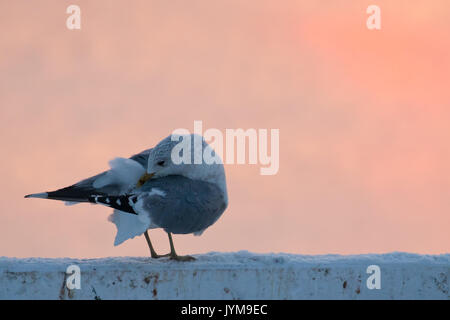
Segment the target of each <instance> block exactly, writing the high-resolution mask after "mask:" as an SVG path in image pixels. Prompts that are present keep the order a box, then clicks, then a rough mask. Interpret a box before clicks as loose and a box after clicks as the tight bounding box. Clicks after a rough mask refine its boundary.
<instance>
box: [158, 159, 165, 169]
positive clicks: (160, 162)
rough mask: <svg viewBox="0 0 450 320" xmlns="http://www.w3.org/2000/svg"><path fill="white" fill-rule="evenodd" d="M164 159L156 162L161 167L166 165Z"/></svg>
mask: <svg viewBox="0 0 450 320" xmlns="http://www.w3.org/2000/svg"><path fill="white" fill-rule="evenodd" d="M164 163H165V162H164V160H161V161H158V162H157V163H156V164H157V165H158V166H160V167H162V166H164Z"/></svg>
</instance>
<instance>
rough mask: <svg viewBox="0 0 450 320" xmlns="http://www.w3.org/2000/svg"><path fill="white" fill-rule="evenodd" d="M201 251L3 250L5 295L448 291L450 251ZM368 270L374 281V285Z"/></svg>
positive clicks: (412, 295) (417, 294)
mask: <svg viewBox="0 0 450 320" xmlns="http://www.w3.org/2000/svg"><path fill="white" fill-rule="evenodd" d="M196 257H197V261H195V262H175V261H169V260H167V259H165V258H164V259H160V260H150V259H149V258H136V257H126V258H105V259H89V260H76V259H41V258H29V259H16V258H5V257H3V258H0V299H449V298H450V295H449V275H450V254H444V255H436V256H430V255H416V254H408V253H389V254H379V255H378V254H377V255H375V254H373V255H353V256H339V255H321V256H305V255H291V254H253V253H249V252H237V253H208V254H204V255H197V256H196ZM71 265H76V266H78V267H79V268H80V284H81V289H72V290H69V289H68V288H67V285H66V283H67V282H68V281H67V280H69V282H70V283H72V284H76V281H71V280H74V277H73V276H74V275H75V274H76V273H74V274H73V275H72V274H66V271H67V268H68V267H69V266H71ZM369 266H372V267H369ZM377 267H379V270H377ZM368 268H369V270H368ZM75 269H76V267H75ZM368 271H369V273H367V272H368ZM378 271H379V272H378ZM72 272H73V271H72ZM71 275H72V277H71ZM368 278H370V279H369V286H370V287H374V288H372V289H369V288H368V285H367V283H368V281H367V280H368ZM378 281H379V282H378ZM377 286H380V287H381V288H380V289H377V288H376V287H377Z"/></svg>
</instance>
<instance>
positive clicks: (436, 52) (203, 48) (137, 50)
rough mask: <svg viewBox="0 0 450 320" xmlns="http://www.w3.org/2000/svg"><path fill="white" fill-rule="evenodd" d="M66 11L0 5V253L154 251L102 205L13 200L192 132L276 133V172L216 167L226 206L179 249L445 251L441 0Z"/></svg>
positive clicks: (445, 59) (447, 207) (445, 30)
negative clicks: (126, 235)
mask: <svg viewBox="0 0 450 320" xmlns="http://www.w3.org/2000/svg"><path fill="white" fill-rule="evenodd" d="M70 4H71V3H70V2H68V1H40V2H39V4H37V3H36V4H33V5H31V4H30V2H29V1H24V0H19V1H10V2H8V3H6V2H1V3H0V27H1V28H0V30H1V31H0V117H1V118H0V119H1V121H2V126H0V133H1V135H0V144H1V147H2V151H3V152H2V157H1V160H0V161H1V165H0V174H1V177H2V182H1V185H0V194H1V201H0V209H1V211H0V256H16V257H26V256H43V257H66V256H69V257H82V258H89V257H104V256H132V255H141V256H142V255H148V248H147V245H146V243H145V239H143V237H138V238H135V239H133V240H129V241H127V242H126V243H125V244H123V245H121V246H118V247H114V246H113V241H114V236H115V227H114V225H113V224H112V223H110V222H108V221H107V217H108V215H109V214H110V211H111V209H108V208H106V207H101V206H93V205H89V204H80V205H77V206H64V204H63V203H62V202H56V201H45V200H36V199H24V198H23V196H24V195H25V194H28V193H32V192H41V191H47V190H54V189H57V188H61V187H64V186H67V185H70V184H72V183H75V182H77V181H79V180H81V179H83V178H86V177H88V176H91V175H94V174H96V173H98V172H100V171H102V170H105V169H107V167H108V161H109V160H110V159H112V158H114V157H117V156H123V157H126V156H130V155H132V154H135V153H137V152H139V151H141V150H144V149H147V148H149V147H151V146H153V145H155V144H156V143H157V142H158V141H159V140H161V139H162V138H164V137H166V136H168V135H169V134H170V133H171V132H172V131H173V130H174V129H177V128H187V129H189V130H193V123H194V120H201V121H203V126H204V129H207V128H217V129H220V130H221V131H223V132H225V129H227V128H231V129H236V128H243V129H248V128H254V129H269V130H270V129H279V130H280V167H279V171H278V174H276V175H274V176H262V175H260V172H259V167H260V166H258V165H249V164H247V165H236V164H235V165H226V166H225V170H226V174H227V182H228V193H229V207H228V209H227V211H226V212H225V213H224V215H223V216H222V217H221V219H220V220H219V221H218V222H217V223H216V224H214V225H213V226H212V227H210V228H209V229H208V230H207V231H206V232H205V233H204V234H203V235H202V236H201V237H193V236H192V235H184V236H181V235H179V236H175V237H174V241H175V245H176V247H177V250H178V251H179V252H180V253H182V254H184V253H191V254H195V253H202V252H208V251H237V250H249V251H255V252H290V253H303V254H322V253H341V254H350V253H368V252H372V253H374V252H375V253H376V252H388V251H409V252H417V253H430V254H432V253H444V252H449V248H450V233H449V227H450V143H449V142H450V129H449V121H450V90H449V88H450V80H449V79H450V76H449V75H450V60H449V57H450V36H449V30H450V20H449V17H450V3H449V2H448V1H443V0H442V1H439V0H435V1H425V0H414V1H387V0H382V1H378V0H374V1H357V0H354V1H344V0H332V1H326V2H320V1H317V2H316V1H281V2H279V1H278V2H277V1H258V2H257V4H256V3H255V2H248V1H237V0H232V1H205V0H203V1H200V0H199V1H189V2H185V1H172V2H165V1H132V2H130V1H114V2H111V1H106V0H101V1H81V0H80V1H77V4H78V5H79V6H80V8H81V12H82V14H81V17H82V24H81V30H68V29H67V28H66V19H67V17H68V15H67V14H66V8H67V6H69V5H70ZM371 4H377V5H379V6H380V8H381V19H382V20H381V21H382V22H381V25H382V28H381V30H368V29H367V27H366V19H367V17H368V14H367V13H366V8H367V6H368V5H371ZM151 234H152V235H153V238H154V240H153V242H155V244H156V247H157V248H158V250H159V251H161V252H164V251H167V250H168V241H167V237H166V236H165V234H164V233H163V232H162V231H152V232H151Z"/></svg>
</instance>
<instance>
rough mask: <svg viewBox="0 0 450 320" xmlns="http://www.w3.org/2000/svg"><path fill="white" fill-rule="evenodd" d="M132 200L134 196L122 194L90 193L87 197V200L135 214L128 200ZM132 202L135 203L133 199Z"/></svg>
mask: <svg viewBox="0 0 450 320" xmlns="http://www.w3.org/2000/svg"><path fill="white" fill-rule="evenodd" d="M130 198H131V200H132V201H133V200H134V196H130V195H122V196H104V195H92V196H90V197H89V198H88V200H89V202H91V203H96V204H102V205H105V206H107V207H111V208H114V209H117V210H120V211H123V212H127V213H131V214H135V215H137V213H136V211H134V208H133V207H132V206H131V205H130V202H129V200H130ZM133 203H136V202H135V201H133Z"/></svg>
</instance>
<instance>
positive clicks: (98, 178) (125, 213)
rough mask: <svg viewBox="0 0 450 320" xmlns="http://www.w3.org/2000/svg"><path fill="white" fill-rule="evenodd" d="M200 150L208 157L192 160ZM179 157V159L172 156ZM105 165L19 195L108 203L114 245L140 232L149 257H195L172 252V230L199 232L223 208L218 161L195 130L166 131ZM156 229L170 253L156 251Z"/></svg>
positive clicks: (222, 176) (225, 199)
mask: <svg viewBox="0 0 450 320" xmlns="http://www.w3.org/2000/svg"><path fill="white" fill-rule="evenodd" d="M180 140H181V141H180ZM199 141H200V144H197V145H195V143H198V142H199ZM180 146H181V147H180ZM197 146H199V147H200V148H196V147H197ZM183 147H184V148H183ZM189 148H191V149H189ZM191 150H194V152H191ZM206 154H208V155H209V156H210V159H213V161H211V160H210V161H209V162H208V163H207V161H198V156H199V155H200V158H202V157H203V155H206ZM180 155H181V157H182V159H184V160H183V161H181V163H180V161H179V158H177V159H176V156H178V157H179V156H180ZM211 157H212V158H211ZM109 164H110V170H108V171H105V172H102V173H100V174H97V175H95V176H92V177H90V178H87V179H84V180H82V181H80V182H78V183H76V184H73V185H71V186H68V187H65V188H62V189H58V190H56V191H49V192H42V193H34V194H29V195H26V196H25V198H43V199H52V200H61V201H65V202H66V204H67V205H71V204H77V203H82V202H88V203H93V204H99V205H104V206H108V207H111V208H113V209H114V211H113V214H112V215H111V216H110V217H109V220H110V221H111V222H113V223H114V224H115V225H116V227H117V235H116V238H115V242H114V245H119V244H121V243H122V242H124V241H126V240H128V239H131V238H134V237H135V236H140V235H142V234H144V236H145V239H146V242H147V244H148V247H149V249H150V255H151V257H152V258H161V257H169V258H170V259H173V260H177V261H190V260H195V258H194V257H192V256H188V255H187V256H180V255H178V254H177V253H176V251H175V247H174V244H173V239H172V234H190V233H193V234H194V235H201V234H202V233H203V232H204V231H205V230H206V229H207V228H208V227H210V226H211V225H213V224H214V223H215V222H216V221H217V220H218V219H219V218H220V216H221V215H222V213H223V212H224V211H225V209H226V208H227V206H228V194H227V186H226V179H225V170H224V167H223V163H222V160H221V158H220V156H219V155H217V154H216V153H215V152H214V150H213V149H212V147H211V146H210V145H209V144H208V143H206V141H205V139H204V138H203V137H202V136H200V135H197V134H183V135H175V134H172V135H170V136H168V137H166V138H165V139H163V140H162V141H160V142H159V143H158V144H157V145H156V146H155V147H154V148H152V149H147V150H144V151H142V152H140V153H138V154H135V155H133V156H132V157H130V158H115V159H113V160H111V161H110V162H109ZM156 228H162V229H163V230H164V231H165V232H167V234H168V237H169V244H170V253H168V254H164V255H159V254H157V253H156V251H155V249H154V247H153V244H152V242H151V240H150V236H149V233H148V230H150V229H156Z"/></svg>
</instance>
